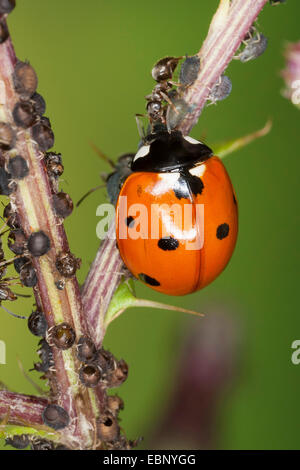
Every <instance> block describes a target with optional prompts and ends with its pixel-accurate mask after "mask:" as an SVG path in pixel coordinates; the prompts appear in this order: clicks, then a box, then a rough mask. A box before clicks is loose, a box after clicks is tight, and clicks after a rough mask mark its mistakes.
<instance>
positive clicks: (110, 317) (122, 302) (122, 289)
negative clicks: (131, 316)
mask: <svg viewBox="0 0 300 470" xmlns="http://www.w3.org/2000/svg"><path fill="white" fill-rule="evenodd" d="M130 307H151V308H158V309H163V310H173V311H176V312H183V313H188V314H190V315H196V316H199V317H203V316H204V315H203V313H199V312H195V311H194V310H189V309H185V308H181V307H177V306H174V305H168V304H164V303H161V302H153V301H151V300H146V299H138V298H136V296H135V291H134V283H133V280H132V279H127V280H126V281H124V282H122V283H121V284H120V285H119V287H118V289H117V290H116V292H115V294H114V296H113V298H112V300H111V302H110V304H109V307H108V310H107V312H106V315H105V318H104V325H103V326H104V329H105V331H106V329H107V327H108V325H110V323H111V322H112V321H114V320H115V319H116V318H118V317H119V316H120V315H122V313H124V311H125V310H126V309H127V308H130Z"/></svg>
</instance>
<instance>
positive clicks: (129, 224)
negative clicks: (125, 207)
mask: <svg viewBox="0 0 300 470" xmlns="http://www.w3.org/2000/svg"><path fill="white" fill-rule="evenodd" d="M126 225H127V227H129V228H132V227H133V226H134V218H133V217H132V216H131V215H130V216H129V217H127V218H126Z"/></svg>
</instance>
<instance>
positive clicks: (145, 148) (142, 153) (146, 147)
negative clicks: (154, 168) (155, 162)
mask: <svg viewBox="0 0 300 470" xmlns="http://www.w3.org/2000/svg"><path fill="white" fill-rule="evenodd" d="M149 150H150V145H143V147H141V148H140V149H139V150H138V151H137V153H136V154H135V157H134V159H133V161H134V162H135V161H136V160H137V159H138V158H142V157H145V156H146V155H148V153H149Z"/></svg>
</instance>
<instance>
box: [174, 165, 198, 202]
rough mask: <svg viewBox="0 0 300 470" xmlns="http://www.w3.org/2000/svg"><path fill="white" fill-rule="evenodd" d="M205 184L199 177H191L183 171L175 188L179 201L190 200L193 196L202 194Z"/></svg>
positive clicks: (187, 172)
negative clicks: (182, 199)
mask: <svg viewBox="0 0 300 470" xmlns="http://www.w3.org/2000/svg"><path fill="white" fill-rule="evenodd" d="M203 189H204V184H203V181H202V179H201V178H199V176H195V175H191V173H190V172H189V171H182V172H181V175H180V177H179V178H178V180H177V181H176V184H175V186H174V188H173V191H174V193H175V196H176V197H177V199H181V198H185V199H188V198H190V197H191V196H192V195H194V196H197V195H198V194H202V191H203Z"/></svg>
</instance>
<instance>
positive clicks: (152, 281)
mask: <svg viewBox="0 0 300 470" xmlns="http://www.w3.org/2000/svg"><path fill="white" fill-rule="evenodd" d="M139 279H140V280H141V281H143V282H146V284H149V286H160V282H158V281H157V280H156V279H154V278H153V277H150V276H148V275H147V274H144V273H141V274H139Z"/></svg>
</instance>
